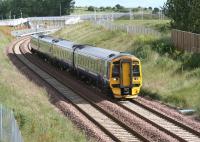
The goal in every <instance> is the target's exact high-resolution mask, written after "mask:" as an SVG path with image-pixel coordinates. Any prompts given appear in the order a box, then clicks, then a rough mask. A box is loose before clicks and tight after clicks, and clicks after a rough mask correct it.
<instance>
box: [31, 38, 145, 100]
mask: <svg viewBox="0 0 200 142" xmlns="http://www.w3.org/2000/svg"><path fill="white" fill-rule="evenodd" d="M31 47H32V49H33V51H35V52H39V53H41V54H42V55H44V57H45V58H46V57H47V58H51V60H53V61H55V62H56V63H58V64H59V65H61V66H64V67H68V68H69V69H70V70H73V71H75V72H76V73H77V75H78V76H84V77H87V78H88V79H90V80H93V81H95V82H96V85H97V86H98V87H100V88H102V89H103V90H104V89H105V90H110V91H111V92H112V95H113V96H114V97H115V98H135V97H137V95H138V94H139V92H140V88H141V86H142V72H141V71H142V70H141V62H140V60H139V59H138V58H136V57H135V56H133V55H130V54H125V53H120V52H116V51H112V50H107V49H103V48H98V47H93V46H88V45H78V44H75V43H73V42H71V41H66V40H62V39H54V38H53V37H50V36H43V35H42V36H38V35H33V36H32V39H31Z"/></svg>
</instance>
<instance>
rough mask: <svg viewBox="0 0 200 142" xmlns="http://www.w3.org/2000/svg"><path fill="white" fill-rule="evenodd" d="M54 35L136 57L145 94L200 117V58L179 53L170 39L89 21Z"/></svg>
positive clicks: (199, 56)
mask: <svg viewBox="0 0 200 142" xmlns="http://www.w3.org/2000/svg"><path fill="white" fill-rule="evenodd" d="M155 23H156V22H155ZM54 36H57V37H60V38H65V39H68V40H72V41H75V42H77V43H84V44H90V45H94V46H99V47H103V48H107V49H112V50H116V51H122V52H129V53H132V54H133V55H136V56H137V57H139V58H140V59H141V61H142V68H143V82H144V84H143V89H142V92H141V95H145V96H149V97H151V98H154V99H157V100H162V101H164V102H166V103H169V104H170V105H174V106H176V107H182V108H194V109H196V110H198V113H199V114H200V103H199V102H200V94H199V92H200V84H199V82H200V63H199V60H200V55H199V54H190V53H184V52H179V51H177V50H175V49H174V47H173V46H172V44H171V43H170V38H169V36H163V37H153V36H144V35H141V36H136V35H128V34H127V33H125V32H122V31H109V30H106V29H104V28H102V27H99V26H94V25H92V24H90V23H88V22H86V23H81V24H77V25H73V26H68V27H66V28H64V29H62V30H61V31H59V32H57V33H55V34H54Z"/></svg>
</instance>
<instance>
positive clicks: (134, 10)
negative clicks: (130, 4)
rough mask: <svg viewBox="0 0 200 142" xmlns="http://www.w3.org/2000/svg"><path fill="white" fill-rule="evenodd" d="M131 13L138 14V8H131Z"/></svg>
mask: <svg viewBox="0 0 200 142" xmlns="http://www.w3.org/2000/svg"><path fill="white" fill-rule="evenodd" d="M132 11H133V12H138V11H140V9H139V8H133V9H132Z"/></svg>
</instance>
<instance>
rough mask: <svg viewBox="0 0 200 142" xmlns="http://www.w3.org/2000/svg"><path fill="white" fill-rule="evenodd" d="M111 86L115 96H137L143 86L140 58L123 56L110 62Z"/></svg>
mask: <svg viewBox="0 0 200 142" xmlns="http://www.w3.org/2000/svg"><path fill="white" fill-rule="evenodd" d="M110 68H111V70H110V88H111V90H112V92H113V95H114V97H115V98H136V97H137V96H138V94H139V92H140V88H141V86H142V72H141V63H140V60H139V59H137V58H135V57H134V56H131V57H130V56H121V57H118V58H115V59H113V60H112V62H111V64H110Z"/></svg>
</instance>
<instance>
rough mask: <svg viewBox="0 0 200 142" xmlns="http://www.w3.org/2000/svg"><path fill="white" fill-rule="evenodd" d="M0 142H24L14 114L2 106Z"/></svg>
mask: <svg viewBox="0 0 200 142" xmlns="http://www.w3.org/2000/svg"><path fill="white" fill-rule="evenodd" d="M0 142H23V138H22V135H21V132H20V130H19V127H18V125H17V122H16V120H15V117H14V114H13V112H12V111H10V110H9V109H6V108H4V107H3V106H2V105H0Z"/></svg>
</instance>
